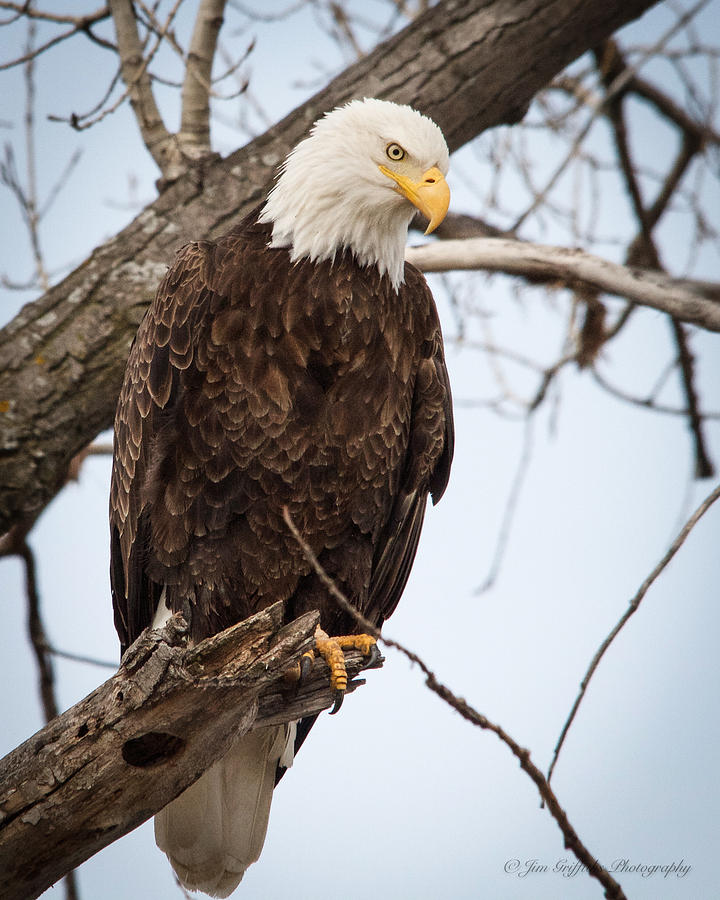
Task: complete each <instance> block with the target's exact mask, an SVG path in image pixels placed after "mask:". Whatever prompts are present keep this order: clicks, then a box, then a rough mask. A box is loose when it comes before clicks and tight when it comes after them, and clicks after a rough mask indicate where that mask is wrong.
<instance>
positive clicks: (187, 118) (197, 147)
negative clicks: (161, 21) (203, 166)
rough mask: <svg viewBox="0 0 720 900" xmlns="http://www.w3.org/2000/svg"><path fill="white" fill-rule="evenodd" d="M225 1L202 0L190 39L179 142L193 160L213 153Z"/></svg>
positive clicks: (185, 153) (181, 148) (183, 87)
mask: <svg viewBox="0 0 720 900" xmlns="http://www.w3.org/2000/svg"><path fill="white" fill-rule="evenodd" d="M225 4H226V0H202V2H201V4H200V8H199V9H198V12H197V17H196V18H195V27H194V29H193V33H192V38H191V39H190V49H189V50H188V55H187V65H186V70H185V79H184V81H183V86H182V114H181V118H180V131H179V132H178V144H179V146H180V150H181V152H182V153H183V154H184V155H185V156H187V157H188V158H190V159H198V158H200V157H202V156H206V155H207V154H209V153H210V152H211V148H210V91H211V80H212V67H213V59H214V57H215V48H216V47H217V39H218V34H219V33H220V27H221V26H222V22H223V12H224V10H225Z"/></svg>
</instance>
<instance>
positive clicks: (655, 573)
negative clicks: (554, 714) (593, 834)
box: [547, 484, 720, 781]
mask: <svg viewBox="0 0 720 900" xmlns="http://www.w3.org/2000/svg"><path fill="white" fill-rule="evenodd" d="M718 497H720V484H719V485H717V486H716V487H715V489H714V490H713V491H712V492H711V493H710V494H708V496H707V497H706V498H705V499H704V500H703V502H702V503H701V504H700V506H698V508H697V509H696V510H695V512H694V513H693V514H692V515H691V516H690V518H689V519H688V520H687V522H686V523H685V525H683V527H682V529H681V530H680V532H679V534H678V535H677V537H676V538H675V540H674V541H673V542H672V544H671V545H670V547H669V548H668V550H667V552H666V553H665V555H664V556H663V558H662V559H661V560H660V562H659V563H658V564H657V565H656V566H655V568H654V569H653V570H652V572H651V573H650V574H649V575H648V577H647V578H646V579H645V581H643V583H642V584H641V585H640V587H639V589H638V591H637V593H636V594H635V595H634V597H632V598H631V600H630V602H629V603H628V607H627V609H626V610H625V612H624V613H623V615H622V616H621V617H620V619H619V620H618V622H617V623H616V625H615V627H614V628H613V629H612V631H611V632H610V634H608V636H607V637H606V638H605V640H604V641H603V642H602V644H601V645H600V647H599V648H598V650H597V652H596V653H595V656H593V658H592V660H591V661H590V665H589V666H588V669H587V672H586V673H585V675H584V677H583V680H582V681H581V682H580V690H579V691H578V694H577V697H576V698H575V702H574V703H573V706H572V709H571V710H570V713H569V715H568V717H567V720H566V722H565V725H564V726H563V729H562V731H561V732H560V737H559V738H558V741H557V744H556V745H555V749H554V750H553V757H552V761H551V763H550V768H549V769H548V774H547V777H548V781H550V779H551V778H552V775H553V772H554V771H555V766H556V765H557V761H558V757H559V756H560V751H561V750H562V748H563V744H564V743H565V738H566V737H567V734H568V732H569V731H570V727H571V726H572V723H573V722H574V721H575V716H576V715H577V713H578V710H579V709H580V704H581V703H582V701H583V699H584V698H585V694H586V693H587V689H588V687H589V685H590V681H591V680H592V677H593V675H594V674H595V672H596V670H597V667H598V666H599V665H600V661H601V660H602V658H603V656H605V653H606V652H607V651H608V649H609V648H610V645H611V644H612V643H613V641H614V640H615V638H616V637H617V636H618V634H620V632H621V631H622V629H623V628H624V627H625V625H626V624H627V621H628V619H629V618H630V617H631V616H632V615H634V614H635V613H636V612H637V610H638V608H639V607H640V604H641V603H642V601H643V599H644V597H645V594H647V592H648V591H649V590H650V588H651V587H652V585H653V584H654V582H655V581H656V580H657V579H658V578H659V576H660V575H661V574H662V573H663V571H664V570H665V569H666V568H667V566H668V564H669V563H670V562H671V561H672V559H673V557H674V556H675V554H676V553H677V552H678V550H679V549H680V548H681V547H682V545H683V544H684V543H685V541H686V540H687V537H688V535H689V534H690V532H691V531H692V530H693V528H694V527H695V526H696V525H697V523H698V522H699V521H700V519H701V518H702V517H703V516H704V515H705V513H706V512H707V511H708V510H709V509H710V507H711V506H712V505H713V503H715V501H716V500H717V499H718Z"/></svg>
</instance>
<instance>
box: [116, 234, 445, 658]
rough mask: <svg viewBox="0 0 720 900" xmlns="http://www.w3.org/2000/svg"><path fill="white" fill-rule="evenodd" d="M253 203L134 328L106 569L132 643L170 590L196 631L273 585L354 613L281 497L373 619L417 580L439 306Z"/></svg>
mask: <svg viewBox="0 0 720 900" xmlns="http://www.w3.org/2000/svg"><path fill="white" fill-rule="evenodd" d="M268 237H269V233H268V230H267V228H265V227H263V226H259V225H257V224H256V223H255V222H254V220H253V219H252V217H250V218H248V220H246V221H245V222H244V223H242V224H241V225H240V226H239V227H238V229H236V230H235V231H234V232H231V233H230V234H229V235H227V236H226V237H225V238H222V239H220V240H219V241H218V242H217V243H205V242H203V243H198V244H192V245H189V246H188V247H186V248H184V250H183V251H181V253H180V255H179V256H178V258H177V260H176V261H175V263H174V265H173V266H172V268H171V269H170V271H169V272H168V274H167V276H166V278H165V279H164V281H163V283H162V284H161V286H160V288H159V290H158V294H157V296H156V298H155V301H154V302H153V304H152V306H151V308H150V310H149V312H148V315H147V316H146V318H145V320H144V321H143V323H142V325H141V328H140V330H139V332H138V336H137V339H136V341H135V343H134V345H133V348H132V351H131V354H130V358H129V361H128V367H127V372H126V377H125V382H124V385H123V389H122V392H121V396H120V401H119V404H118V411H117V416H116V435H115V459H114V467H113V477H112V489H111V516H110V518H111V528H112V542H111V545H112V553H111V556H112V561H111V578H112V588H113V602H114V607H115V615H116V623H117V628H118V632H119V634H120V639H121V643H122V645H123V647H127V646H128V645H129V644H130V643H131V642H132V641H133V640H135V638H136V637H137V636H138V635H139V633H140V632H141V631H142V629H143V628H144V627H146V626H147V625H148V624H149V623H150V622H151V621H152V617H153V615H154V612H155V609H156V607H157V604H158V601H159V598H160V595H161V593H162V591H163V590H165V591H166V598H167V601H168V604H169V605H170V606H171V608H173V609H180V608H183V607H184V605H185V603H189V604H190V606H191V609H192V629H193V634H194V636H195V637H196V638H201V637H204V636H205V635H207V634H209V633H212V632H214V631H217V630H220V629H222V628H225V627H227V626H228V625H230V624H232V623H233V622H234V621H237V620H238V619H241V618H245V617H246V616H247V615H250V614H251V613H252V612H254V611H255V610H257V609H259V608H262V607H263V606H266V605H268V604H269V603H271V602H274V601H275V600H285V601H287V614H288V616H289V617H290V616H294V615H297V614H299V613H300V612H302V611H304V610H305V609H308V608H314V609H320V611H321V619H322V622H323V627H325V628H326V630H328V631H329V632H330V633H344V632H347V631H349V630H354V629H355V622H354V621H353V620H352V619H351V618H350V617H348V616H346V615H345V614H343V613H341V611H339V609H338V607H337V605H336V604H335V603H334V601H333V600H332V599H331V598H330V597H329V595H328V593H327V591H326V589H325V588H324V587H323V586H322V584H321V582H320V581H319V579H317V577H316V576H315V575H314V574H313V572H312V570H311V567H310V565H309V563H308V562H307V560H306V559H305V558H304V556H303V554H302V551H301V550H300V548H299V547H298V546H297V544H296V543H295V542H294V540H293V539H292V536H291V535H290V534H289V532H288V530H287V528H286V526H285V524H284V522H283V518H282V513H283V508H284V506H286V505H287V506H289V507H290V511H291V514H292V515H293V518H294V520H295V521H296V523H297V524H298V526H299V527H300V528H301V529H302V531H303V533H304V535H305V537H306V539H307V540H308V541H309V542H310V544H311V546H312V547H313V549H314V550H315V552H316V553H317V554H318V556H319V558H320V561H321V562H322V563H323V565H324V566H325V567H326V568H327V570H328V571H329V572H330V574H331V575H332V576H333V577H334V578H335V579H336V580H337V582H338V583H339V584H340V586H341V587H342V588H343V589H344V590H345V591H346V593H347V594H348V595H349V596H350V597H351V598H352V599H353V600H354V601H355V602H356V603H357V605H358V607H359V608H360V609H361V610H363V611H364V612H365V614H366V615H368V616H369V617H370V618H372V619H373V621H375V622H378V623H381V622H382V620H383V619H384V618H387V616H388V615H390V613H391V612H392V611H393V609H394V608H395V606H396V605H397V602H398V599H399V597H400V594H401V593H402V590H403V588H404V586H405V582H406V581H407V577H408V574H409V571H410V567H411V565H412V562H413V559H414V556H415V552H416V549H417V543H418V539H419V535H420V530H421V527H422V520H423V515H424V510H425V505H426V499H427V495H428V493H429V492H432V494H433V498H434V499H435V500H437V499H439V497H440V495H441V494H442V492H443V490H444V488H445V484H446V483H447V477H448V472H449V467H450V462H451V458H452V440H453V438H452V434H453V430H452V411H451V406H450V392H449V386H448V383H447V372H446V370H445V363H444V360H443V351H442V337H441V334H440V326H439V323H438V319H437V312H436V310H435V306H434V303H433V300H432V296H431V294H430V291H429V289H428V287H427V285H426V283H425V280H424V278H423V277H422V275H421V274H420V273H419V272H417V270H415V269H413V268H412V267H408V269H407V275H406V284H405V285H404V286H403V287H402V289H401V290H400V291H399V292H398V293H397V294H396V293H395V292H394V291H393V290H392V288H391V286H390V284H389V281H388V279H387V278H382V277H380V276H379V274H378V273H377V271H376V270H375V269H371V268H361V267H359V266H357V264H356V263H355V262H354V260H353V259H352V257H350V256H349V255H348V254H345V255H343V256H342V257H341V258H339V259H337V260H336V261H335V262H334V263H332V264H331V263H330V262H327V263H319V264H314V263H311V262H309V261H308V260H302V261H300V262H298V263H295V264H291V263H290V260H289V255H288V254H287V252H286V251H284V250H271V249H269V248H268V246H267V244H268Z"/></svg>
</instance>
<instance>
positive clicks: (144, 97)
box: [110, 0, 180, 179]
mask: <svg viewBox="0 0 720 900" xmlns="http://www.w3.org/2000/svg"><path fill="white" fill-rule="evenodd" d="M179 4H180V0H176V3H175V5H174V7H173V9H172V10H171V12H170V14H169V16H168V19H167V23H166V26H165V29H166V30H167V29H168V28H169V27H170V23H171V22H172V20H173V17H174V15H175V12H176V11H177V8H178V6H179ZM110 10H111V12H112V17H113V21H114V22H115V32H116V34H117V42H118V52H119V54H120V61H121V71H122V78H123V81H124V82H125V86H126V92H125V94H124V95H123V98H121V99H120V101H118V103H119V102H121V101H122V99H124V97H125V96H129V98H130V105H131V106H132V108H133V112H134V113H135V119H136V120H137V123H138V126H139V127H140V133H141V135H142V139H143V142H144V144H145V146H146V147H147V149H148V151H149V152H150V155H151V156H152V158H153V159H154V160H155V162H156V163H157V166H158V168H159V169H160V171H161V172H162V173H163V176H164V177H165V178H166V179H172V178H174V177H176V174H177V173H176V169H177V165H178V161H177V159H175V158H174V156H175V154H174V153H173V148H174V141H173V138H172V135H171V134H170V133H169V132H168V130H167V129H166V128H165V125H164V124H163V121H162V117H161V115H160V111H159V109H158V107H157V104H156V103H155V97H154V96H153V92H152V83H151V79H150V75H149V74H148V71H147V67H148V65H149V63H150V61H151V59H152V57H153V55H154V53H155V52H156V51H157V49H158V47H159V46H160V43H161V40H162V35H160V36H158V38H157V40H156V43H155V46H154V48H153V49H152V50H151V51H150V53H148V55H147V56H146V57H143V47H142V43H141V41H140V35H139V34H138V29H137V22H136V20H135V10H134V8H133V4H132V0H110ZM117 105H118V104H116V105H115V106H114V107H113V109H114V108H117Z"/></svg>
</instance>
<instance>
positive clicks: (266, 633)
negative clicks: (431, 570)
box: [0, 603, 363, 900]
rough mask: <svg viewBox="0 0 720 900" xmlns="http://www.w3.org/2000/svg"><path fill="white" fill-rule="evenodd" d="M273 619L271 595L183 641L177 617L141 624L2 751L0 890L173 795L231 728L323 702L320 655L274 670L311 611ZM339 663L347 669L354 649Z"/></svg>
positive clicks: (247, 727)
mask: <svg viewBox="0 0 720 900" xmlns="http://www.w3.org/2000/svg"><path fill="white" fill-rule="evenodd" d="M282 617H283V609H282V604H281V603H278V604H275V606H272V607H269V608H268V609H266V610H264V611H263V612H261V613H258V615H256V616H253V617H252V618H250V619H247V620H246V621H244V622H240V623H239V624H238V625H235V626H233V627H232V628H229V629H227V631H223V632H221V633H220V634H218V635H215V636H214V637H211V638H208V639H207V640H205V641H203V642H202V643H201V644H198V645H197V646H196V647H192V648H190V649H187V648H186V646H185V641H184V636H185V630H186V629H185V628H184V622H183V621H182V619H179V618H177V617H175V618H173V619H171V620H170V623H169V624H168V625H167V627H166V628H165V629H163V630H162V631H146V632H144V633H143V634H142V635H141V636H140V638H139V639H138V640H137V641H136V643H135V644H134V645H133V646H132V647H131V648H130V649H129V650H128V652H127V653H126V654H125V657H124V659H123V663H122V665H121V667H120V669H119V670H118V673H117V675H115V676H113V677H112V678H110V679H109V680H108V681H106V682H105V683H104V684H102V685H100V687H99V688H97V689H96V690H95V691H93V692H92V694H89V695H88V696H87V697H86V698H85V699H84V700H81V701H80V703H77V704H76V705H75V706H73V707H72V708H71V709H69V710H68V711H67V712H65V713H63V715H61V716H58V717H57V718H55V719H53V720H52V722H50V723H49V724H48V725H47V726H46V727H45V728H43V729H42V731H39V732H38V733H37V734H36V735H34V736H33V737H31V738H30V739H29V740H27V741H26V742H25V743H24V744H22V745H21V746H20V747H18V748H17V749H16V750H13V752H12V753H10V754H9V755H8V756H6V757H5V759H3V760H0V872H1V873H2V878H0V900H30V898H32V897H37V896H38V895H39V894H41V893H42V892H43V891H44V890H45V889H46V888H48V887H50V885H51V884H53V883H54V882H55V881H57V880H58V879H59V878H61V877H62V876H63V875H64V874H66V873H67V872H69V871H70V870H71V869H73V868H75V866H78V865H80V863H82V862H84V861H85V860H86V859H88V857H90V856H92V855H93V854H94V853H97V851H98V850H100V849H102V848H103V847H105V846H107V845H108V844H110V843H112V842H113V841H115V840H117V838H119V837H122V835H124V834H127V832H128V831H131V830H132V829H133V828H136V827H137V826H138V825H140V824H141V823H142V822H144V821H145V820H146V819H148V818H150V816H152V815H153V814H154V813H156V812H157V811H158V810H160V809H162V807H163V806H165V805H166V804H167V803H169V802H170V800H172V799H173V798H174V797H177V796H178V794H180V793H181V792H182V791H184V790H185V788H186V787H188V786H189V785H190V784H192V782H194V781H195V780H196V779H197V778H199V777H200V775H201V774H202V773H203V772H204V771H205V769H207V768H208V767H209V766H211V765H212V764H213V763H214V762H215V761H216V760H217V759H219V758H220V757H221V756H223V755H224V753H225V752H226V750H227V749H228V747H229V746H230V744H231V742H232V741H233V739H234V738H235V737H239V736H240V735H242V734H244V733H245V732H247V731H251V730H253V729H254V728H259V727H262V726H264V725H276V724H279V723H281V722H289V721H292V720H295V719H298V718H301V717H302V716H305V715H312V714H314V713H317V712H320V711H321V710H323V709H327V708H328V707H329V706H331V705H332V703H333V699H334V692H332V691H331V690H330V685H329V679H328V671H327V667H326V666H325V664H324V663H318V664H316V665H315V666H314V667H313V670H312V672H311V673H310V675H309V676H308V677H307V678H306V679H305V680H304V681H303V683H302V685H301V687H300V688H298V687H297V685H296V684H293V683H292V682H287V681H286V679H285V677H284V675H285V673H286V672H287V671H288V669H289V668H290V667H291V666H292V665H293V664H294V663H296V662H297V661H298V660H299V658H300V655H301V654H302V653H303V652H304V651H305V650H307V649H308V648H309V647H310V646H311V645H312V643H313V640H314V635H315V626H316V624H317V622H318V614H317V613H308V614H307V615H305V616H302V617H301V618H299V619H297V620H296V621H295V622H292V623H291V624H289V625H287V626H285V627H282ZM346 665H347V669H348V675H349V676H350V677H351V678H352V677H353V676H354V675H356V674H357V672H358V671H360V669H361V668H362V665H363V659H362V656H361V654H360V653H358V652H356V651H354V652H353V653H351V654H348V656H347V660H346ZM361 683H362V682H361V681H355V682H352V681H351V682H350V683H349V685H348V688H349V690H353V689H354V688H355V687H357V686H358V684H361Z"/></svg>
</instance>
